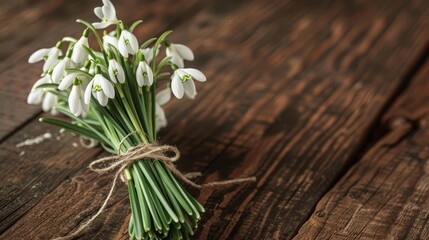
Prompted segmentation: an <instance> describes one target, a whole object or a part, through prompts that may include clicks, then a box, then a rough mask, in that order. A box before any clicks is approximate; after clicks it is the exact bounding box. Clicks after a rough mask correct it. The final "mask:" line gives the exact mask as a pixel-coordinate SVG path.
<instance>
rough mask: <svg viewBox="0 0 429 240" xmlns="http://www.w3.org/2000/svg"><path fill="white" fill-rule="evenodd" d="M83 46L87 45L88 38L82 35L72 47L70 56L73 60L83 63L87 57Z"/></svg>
mask: <svg viewBox="0 0 429 240" xmlns="http://www.w3.org/2000/svg"><path fill="white" fill-rule="evenodd" d="M84 46H85V47H88V38H87V37H85V36H82V37H81V38H80V39H79V41H77V42H76V44H75V45H74V47H73V53H72V56H71V59H72V60H73V62H75V63H83V62H85V61H86V60H87V59H88V52H87V51H86V49H85V48H84Z"/></svg>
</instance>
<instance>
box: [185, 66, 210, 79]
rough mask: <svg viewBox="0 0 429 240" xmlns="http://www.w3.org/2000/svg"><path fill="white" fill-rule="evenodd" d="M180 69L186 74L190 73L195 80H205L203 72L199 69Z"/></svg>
mask: <svg viewBox="0 0 429 240" xmlns="http://www.w3.org/2000/svg"><path fill="white" fill-rule="evenodd" d="M182 70H183V71H184V72H186V73H187V74H189V75H191V76H192V78H194V79H195V80H197V81H200V82H205V81H206V80H207V78H206V76H205V75H204V73H202V72H201V71H200V70H197V69H195V68H183V69H182Z"/></svg>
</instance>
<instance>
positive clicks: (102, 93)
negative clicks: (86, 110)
mask: <svg viewBox="0 0 429 240" xmlns="http://www.w3.org/2000/svg"><path fill="white" fill-rule="evenodd" d="M91 93H92V95H93V96H94V98H96V99H97V100H98V102H99V103H100V105H101V106H106V105H107V102H108V100H109V99H108V98H110V99H113V98H114V97H115V89H114V88H113V85H112V83H110V82H109V80H107V79H106V78H105V77H103V75H101V74H96V75H95V77H94V78H93V79H92V80H91V82H89V84H88V86H87V87H86V90H85V97H84V101H85V104H87V105H89V103H90V101H91Z"/></svg>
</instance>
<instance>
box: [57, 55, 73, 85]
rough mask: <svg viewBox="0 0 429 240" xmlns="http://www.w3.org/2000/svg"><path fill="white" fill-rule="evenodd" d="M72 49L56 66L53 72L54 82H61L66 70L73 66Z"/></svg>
mask: <svg viewBox="0 0 429 240" xmlns="http://www.w3.org/2000/svg"><path fill="white" fill-rule="evenodd" d="M70 55H71V50H69V52H68V53H67V55H66V57H65V58H63V59H62V60H61V61H60V62H59V63H58V64H57V65H56V66H55V67H54V71H53V72H52V82H54V83H60V81H61V80H62V79H63V77H64V73H65V70H66V69H67V68H71V67H73V62H72V60H71V58H70Z"/></svg>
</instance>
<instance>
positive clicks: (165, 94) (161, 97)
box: [155, 88, 171, 132]
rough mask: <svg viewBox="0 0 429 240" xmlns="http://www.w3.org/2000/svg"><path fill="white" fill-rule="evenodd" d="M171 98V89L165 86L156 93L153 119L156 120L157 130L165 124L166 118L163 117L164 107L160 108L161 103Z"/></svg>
mask: <svg viewBox="0 0 429 240" xmlns="http://www.w3.org/2000/svg"><path fill="white" fill-rule="evenodd" d="M170 99H171V90H170V89H169V88H166V89H164V90H161V91H160V92H159V93H158V94H157V95H156V100H155V114H156V116H155V121H156V124H155V126H156V131H157V132H158V131H159V130H160V129H161V128H163V127H165V126H167V118H166V117H165V112H164V109H162V107H161V106H162V105H164V104H166V103H167V102H168V101H170Z"/></svg>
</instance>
